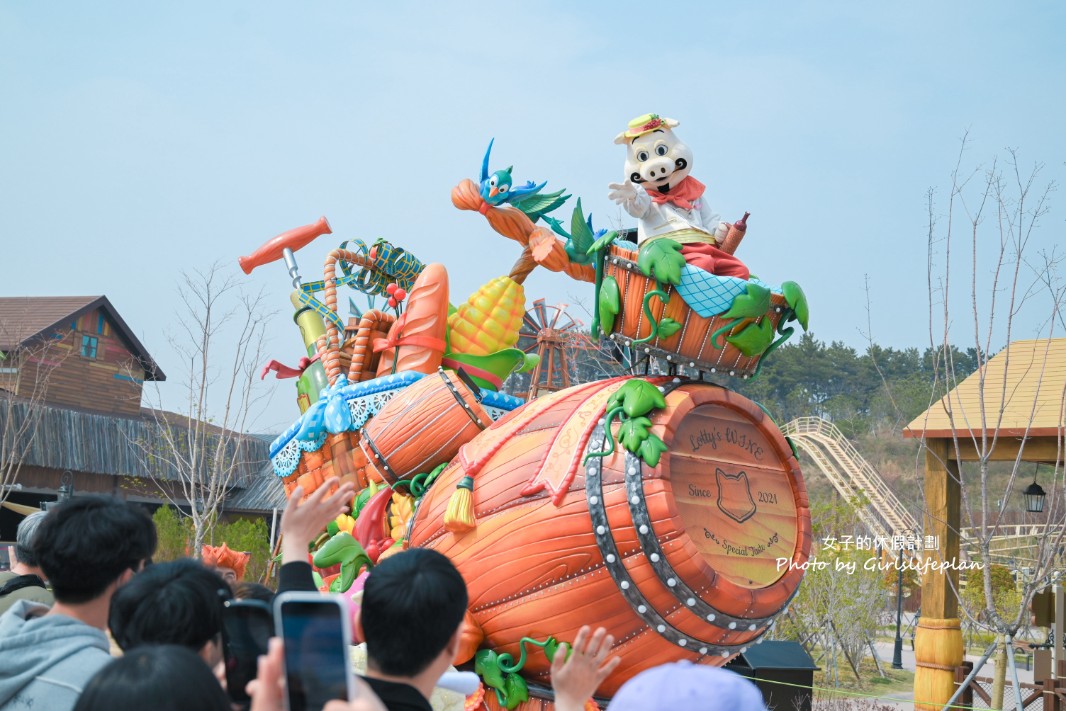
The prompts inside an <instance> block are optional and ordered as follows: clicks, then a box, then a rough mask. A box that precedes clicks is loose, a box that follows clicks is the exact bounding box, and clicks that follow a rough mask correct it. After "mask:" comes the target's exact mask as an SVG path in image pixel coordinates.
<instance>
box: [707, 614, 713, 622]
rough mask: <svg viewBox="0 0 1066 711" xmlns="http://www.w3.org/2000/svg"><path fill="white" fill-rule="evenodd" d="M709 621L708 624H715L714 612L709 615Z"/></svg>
mask: <svg viewBox="0 0 1066 711" xmlns="http://www.w3.org/2000/svg"><path fill="white" fill-rule="evenodd" d="M707 621H708V622H714V613H713V612H712V613H710V614H708V615H707Z"/></svg>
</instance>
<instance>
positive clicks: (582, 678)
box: [552, 625, 622, 711]
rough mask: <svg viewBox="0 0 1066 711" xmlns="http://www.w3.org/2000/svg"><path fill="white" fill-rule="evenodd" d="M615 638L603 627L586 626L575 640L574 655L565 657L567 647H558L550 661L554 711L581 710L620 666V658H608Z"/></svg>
mask: <svg viewBox="0 0 1066 711" xmlns="http://www.w3.org/2000/svg"><path fill="white" fill-rule="evenodd" d="M613 645H614V637H613V636H612V635H609V634H607V630H606V629H604V628H603V627H598V628H596V631H595V632H592V628H590V627H589V626H588V625H585V626H584V627H582V628H581V630H580V631H579V632H578V633H577V637H576V638H575V639H574V648H573V650H574V651H573V653H572V654H570V655H569V658H567V652H568V651H569V649H568V648H567V647H568V645H566V644H561V645H559V649H558V650H556V652H555V657H554V658H553V659H552V689H554V690H555V709H556V711H580V710H581V709H583V708H584V706H585V701H586V700H587V699H588V698H589V697H590V696H592V695H593V694H594V693H595V692H596V689H598V688H599V687H600V684H601V683H603V680H604V679H606V678H607V677H608V676H610V674H611V672H613V671H614V670H615V668H616V667H617V666H618V665H619V664H621V663H622V658H621V657H611V658H609V659H608V658H607V655H608V654H609V653H610V651H611V647H612V646H613Z"/></svg>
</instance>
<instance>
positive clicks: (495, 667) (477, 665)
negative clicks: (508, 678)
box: [474, 649, 503, 690]
mask: <svg viewBox="0 0 1066 711" xmlns="http://www.w3.org/2000/svg"><path fill="white" fill-rule="evenodd" d="M474 672H475V673H476V674H477V675H478V676H480V677H481V679H482V681H484V682H485V685H486V686H491V687H492V688H494V689H501V690H502V689H503V672H501V671H500V660H499V655H498V654H496V652H494V651H492V650H491V649H481V650H478V652H477V654H475V655H474Z"/></svg>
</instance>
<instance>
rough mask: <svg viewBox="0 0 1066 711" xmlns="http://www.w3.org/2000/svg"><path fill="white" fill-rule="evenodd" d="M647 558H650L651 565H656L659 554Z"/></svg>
mask: <svg viewBox="0 0 1066 711" xmlns="http://www.w3.org/2000/svg"><path fill="white" fill-rule="evenodd" d="M648 557H649V558H651V562H652V563H658V562H659V554H658V553H652V554H651V555H650V556H648Z"/></svg>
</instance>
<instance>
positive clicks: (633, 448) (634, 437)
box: [618, 417, 651, 454]
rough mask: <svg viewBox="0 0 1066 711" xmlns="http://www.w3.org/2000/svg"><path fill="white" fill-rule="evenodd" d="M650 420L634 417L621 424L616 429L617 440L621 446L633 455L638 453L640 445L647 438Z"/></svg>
mask: <svg viewBox="0 0 1066 711" xmlns="http://www.w3.org/2000/svg"><path fill="white" fill-rule="evenodd" d="M649 427H651V420H649V419H648V418H647V417H634V418H631V419H628V420H626V421H625V422H623V423H622V426H621V427H619V428H618V439H619V441H620V442H621V443H622V446H623V447H625V448H626V449H628V450H629V451H630V452H633V454H636V453H637V452H639V451H640V445H641V443H642V442H644V440H646V439H647V438H648V428H649Z"/></svg>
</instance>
